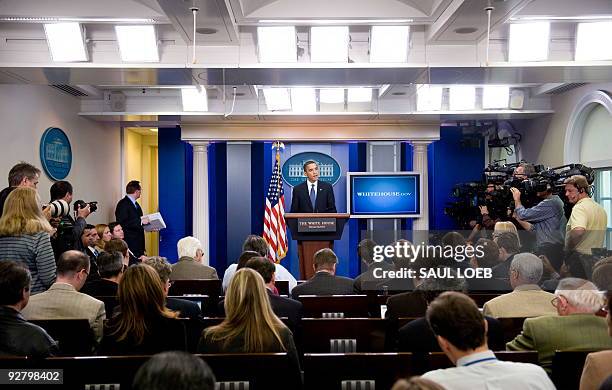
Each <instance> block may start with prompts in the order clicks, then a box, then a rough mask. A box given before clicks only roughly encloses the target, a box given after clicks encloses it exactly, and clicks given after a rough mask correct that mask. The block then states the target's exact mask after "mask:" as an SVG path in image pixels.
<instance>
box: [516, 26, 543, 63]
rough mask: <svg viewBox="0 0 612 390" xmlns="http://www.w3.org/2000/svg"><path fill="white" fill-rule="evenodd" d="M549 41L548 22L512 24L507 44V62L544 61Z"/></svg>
mask: <svg viewBox="0 0 612 390" xmlns="http://www.w3.org/2000/svg"><path fill="white" fill-rule="evenodd" d="M549 40H550V23H549V22H530V23H512V24H511V25H510V40H509V43H508V60H509V61H546V60H547V59H548V42H549Z"/></svg>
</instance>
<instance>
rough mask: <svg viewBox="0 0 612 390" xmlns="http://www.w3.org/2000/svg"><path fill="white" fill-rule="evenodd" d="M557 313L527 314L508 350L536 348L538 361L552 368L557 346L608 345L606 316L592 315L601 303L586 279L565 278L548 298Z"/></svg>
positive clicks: (588, 347) (589, 347) (610, 342)
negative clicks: (555, 314)
mask: <svg viewBox="0 0 612 390" xmlns="http://www.w3.org/2000/svg"><path fill="white" fill-rule="evenodd" d="M551 303H552V305H553V306H554V307H555V308H556V309H557V313H558V316H541V317H536V318H527V319H526V320H525V322H524V323H523V331H522V332H521V334H520V335H518V336H516V337H515V338H514V340H512V341H511V342H509V343H507V344H506V348H507V349H508V350H510V351H538V359H539V362H540V365H541V366H542V367H543V368H544V369H545V370H546V371H547V372H548V373H551V372H552V359H553V356H554V355H555V351H557V350H570V349H571V350H600V349H610V348H612V339H611V338H610V337H609V336H608V328H607V326H606V320H605V318H603V317H598V316H596V315H595V313H597V312H598V311H599V310H601V308H602V307H603V304H604V299H603V296H602V295H601V293H600V292H599V291H598V290H597V287H596V286H595V285H594V284H593V283H591V282H589V281H588V280H584V279H578V278H565V279H562V280H561V281H560V282H559V286H558V287H557V290H556V291H555V297H554V298H553V299H552V301H551Z"/></svg>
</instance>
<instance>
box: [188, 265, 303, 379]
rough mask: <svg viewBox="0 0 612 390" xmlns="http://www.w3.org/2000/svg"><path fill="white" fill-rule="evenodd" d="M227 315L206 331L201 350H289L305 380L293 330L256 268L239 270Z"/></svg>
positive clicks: (228, 297) (297, 374)
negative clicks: (276, 308) (277, 309)
mask: <svg viewBox="0 0 612 390" xmlns="http://www.w3.org/2000/svg"><path fill="white" fill-rule="evenodd" d="M225 315H226V317H225V319H224V320H223V322H221V324H219V325H217V326H212V327H210V328H208V329H206V330H204V332H203V333H202V337H201V338H200V342H199V344H198V353H245V352H246V353H250V352H287V355H288V357H289V361H290V362H291V365H292V367H293V370H294V373H295V378H296V380H295V383H293V384H289V383H288V384H287V388H294V387H296V386H295V385H296V384H299V383H301V378H300V375H301V374H300V365H299V360H298V354H297V350H296V348H295V343H294V341H293V335H292V333H291V331H290V330H289V329H288V328H287V327H286V326H285V325H284V324H283V323H282V322H281V320H280V319H278V317H277V316H276V315H275V314H274V312H273V311H272V308H271V307H270V302H269V299H268V294H267V293H266V289H265V286H264V280H263V278H262V277H261V276H260V275H259V274H258V273H257V272H256V271H254V270H252V269H249V268H243V269H241V270H239V271H238V272H236V274H235V275H234V277H233V278H232V281H231V282H230V285H229V287H228V289H227V294H226V295H225Z"/></svg>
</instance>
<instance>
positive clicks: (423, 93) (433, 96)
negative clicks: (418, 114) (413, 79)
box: [417, 84, 442, 111]
mask: <svg viewBox="0 0 612 390" xmlns="http://www.w3.org/2000/svg"><path fill="white" fill-rule="evenodd" d="M441 109H442V87H439V86H436V85H429V84H421V85H417V111H440V110H441Z"/></svg>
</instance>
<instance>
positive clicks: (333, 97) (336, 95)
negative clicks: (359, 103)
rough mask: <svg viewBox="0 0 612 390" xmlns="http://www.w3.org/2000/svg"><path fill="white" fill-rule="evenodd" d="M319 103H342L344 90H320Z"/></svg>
mask: <svg viewBox="0 0 612 390" xmlns="http://www.w3.org/2000/svg"><path fill="white" fill-rule="evenodd" d="M319 102H321V103H322V104H337V103H344V88H322V89H320V90H319Z"/></svg>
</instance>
